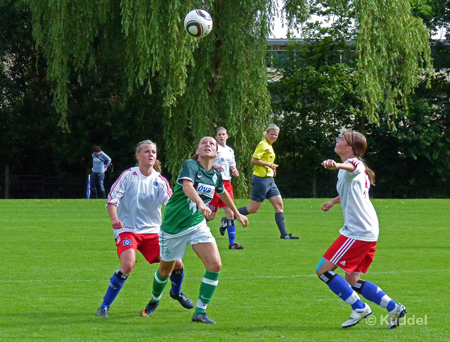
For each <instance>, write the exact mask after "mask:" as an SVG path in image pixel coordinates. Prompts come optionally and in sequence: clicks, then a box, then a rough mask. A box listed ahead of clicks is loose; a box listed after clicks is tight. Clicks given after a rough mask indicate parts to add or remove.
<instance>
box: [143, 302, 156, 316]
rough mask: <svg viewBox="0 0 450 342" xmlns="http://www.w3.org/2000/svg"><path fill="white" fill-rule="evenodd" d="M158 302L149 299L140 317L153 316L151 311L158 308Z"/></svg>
mask: <svg viewBox="0 0 450 342" xmlns="http://www.w3.org/2000/svg"><path fill="white" fill-rule="evenodd" d="M158 305H159V304H158V303H155V302H152V301H149V302H148V304H147V306H146V307H145V308H144V310H142V312H141V317H150V316H153V313H154V312H155V310H156V309H157V308H158Z"/></svg>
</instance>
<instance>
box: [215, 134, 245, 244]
mask: <svg viewBox="0 0 450 342" xmlns="http://www.w3.org/2000/svg"><path fill="white" fill-rule="evenodd" d="M215 138H216V140H217V148H218V150H217V151H218V153H219V154H218V155H217V157H216V158H214V162H213V167H214V168H215V169H217V170H218V171H219V172H220V173H221V174H222V181H223V186H224V187H225V190H226V191H227V192H228V194H229V195H230V197H231V199H232V200H233V201H234V196H233V185H231V176H232V175H233V176H235V177H239V171H238V169H237V168H236V160H235V158H234V151H233V149H232V148H231V147H229V146H227V140H228V132H227V130H226V128H224V127H219V128H217V130H216V136H215ZM230 170H231V174H230ZM219 208H220V209H224V210H225V216H226V217H222V220H221V223H220V228H219V229H220V234H222V235H224V234H225V230H226V231H227V232H228V248H229V249H233V250H238V249H244V247H242V246H241V245H239V244H237V243H236V225H235V223H234V214H233V212H232V211H231V209H230V208H228V207H227V206H226V204H225V203H223V201H222V200H221V199H220V197H219V195H217V193H214V197H213V199H212V201H211V202H209V209H211V212H212V213H211V215H210V216H209V217H208V218H207V219H208V221H212V220H214V218H215V217H216V213H217V210H218V209H219Z"/></svg>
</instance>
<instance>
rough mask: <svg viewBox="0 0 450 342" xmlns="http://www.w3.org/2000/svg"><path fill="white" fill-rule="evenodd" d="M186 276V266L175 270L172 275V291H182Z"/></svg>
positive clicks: (173, 292)
mask: <svg viewBox="0 0 450 342" xmlns="http://www.w3.org/2000/svg"><path fill="white" fill-rule="evenodd" d="M183 278H184V268H182V269H180V270H173V272H172V274H171V275H170V282H171V283H172V288H171V290H170V292H171V293H172V294H173V295H179V294H180V293H181V285H182V284H183Z"/></svg>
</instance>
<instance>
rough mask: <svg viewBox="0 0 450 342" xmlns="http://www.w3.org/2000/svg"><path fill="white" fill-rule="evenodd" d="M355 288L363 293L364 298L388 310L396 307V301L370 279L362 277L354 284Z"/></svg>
mask: <svg viewBox="0 0 450 342" xmlns="http://www.w3.org/2000/svg"><path fill="white" fill-rule="evenodd" d="M353 289H354V290H355V291H356V292H358V293H360V294H361V295H363V296H364V298H366V299H368V300H370V301H371V302H374V303H375V304H378V305H379V306H381V307H382V308H385V309H387V310H388V311H392V310H394V308H395V302H394V301H393V300H392V299H391V298H390V297H389V296H388V295H387V294H386V293H384V292H383V290H381V289H380V288H379V287H378V286H377V285H375V284H374V283H371V282H370V281H365V280H362V279H360V280H358V281H357V282H356V283H355V284H354V285H353Z"/></svg>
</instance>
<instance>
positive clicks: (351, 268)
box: [323, 235, 377, 274]
mask: <svg viewBox="0 0 450 342" xmlns="http://www.w3.org/2000/svg"><path fill="white" fill-rule="evenodd" d="M376 246H377V242H376V241H373V242H370V241H361V240H355V239H350V238H348V237H345V236H343V235H341V236H339V237H338V238H337V239H336V241H334V243H333V244H332V245H331V246H330V248H328V250H327V251H326V253H325V254H324V256H323V257H324V259H326V260H328V261H329V262H331V263H332V264H335V265H336V266H339V267H340V268H342V269H343V270H344V271H345V272H347V273H350V274H352V273H353V272H361V273H366V272H367V270H368V268H369V266H370V265H371V264H372V261H373V256H374V254H375V249H376Z"/></svg>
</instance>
